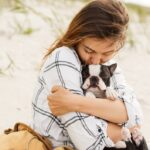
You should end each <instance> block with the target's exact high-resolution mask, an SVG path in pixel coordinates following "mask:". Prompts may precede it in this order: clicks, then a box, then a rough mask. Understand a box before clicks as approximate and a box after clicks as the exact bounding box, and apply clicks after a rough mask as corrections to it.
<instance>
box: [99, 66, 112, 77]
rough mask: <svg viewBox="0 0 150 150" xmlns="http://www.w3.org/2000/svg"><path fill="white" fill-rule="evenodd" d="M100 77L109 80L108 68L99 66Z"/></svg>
mask: <svg viewBox="0 0 150 150" xmlns="http://www.w3.org/2000/svg"><path fill="white" fill-rule="evenodd" d="M100 76H101V77H102V78H109V77H110V71H109V67H108V66H105V65H101V73H100Z"/></svg>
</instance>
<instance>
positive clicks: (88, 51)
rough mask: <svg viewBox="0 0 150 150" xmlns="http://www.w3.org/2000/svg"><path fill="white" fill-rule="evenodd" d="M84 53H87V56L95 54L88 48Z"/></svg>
mask: <svg viewBox="0 0 150 150" xmlns="http://www.w3.org/2000/svg"><path fill="white" fill-rule="evenodd" d="M84 51H85V52H86V53H87V54H93V53H94V52H93V51H91V50H90V49H87V48H84Z"/></svg>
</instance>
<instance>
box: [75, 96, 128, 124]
mask: <svg viewBox="0 0 150 150" xmlns="http://www.w3.org/2000/svg"><path fill="white" fill-rule="evenodd" d="M74 101H75V106H76V107H74V109H75V110H74V111H77V112H82V113H88V114H90V115H93V116H97V117H99V118H102V119H105V120H107V121H109V122H113V123H124V122H126V121H127V120H128V115H127V111H126V108H125V105H124V103H123V101H121V100H115V101H111V100H108V99H100V98H97V99H95V98H89V97H83V96H79V95H74Z"/></svg>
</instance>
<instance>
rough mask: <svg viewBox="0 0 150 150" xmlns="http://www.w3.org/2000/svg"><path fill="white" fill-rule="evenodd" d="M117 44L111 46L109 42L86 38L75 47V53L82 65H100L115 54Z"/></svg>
mask: <svg viewBox="0 0 150 150" xmlns="http://www.w3.org/2000/svg"><path fill="white" fill-rule="evenodd" d="M118 48H119V44H118V43H117V42H116V43H114V44H112V41H110V40H102V39H97V38H86V39H84V40H82V41H81V42H80V43H79V44H78V46H77V49H76V51H77V53H78V55H79V57H80V59H81V61H82V63H84V64H95V65H97V64H102V63H105V62H107V61H108V60H110V59H111V58H113V57H114V55H115V54H116V53H117V51H118Z"/></svg>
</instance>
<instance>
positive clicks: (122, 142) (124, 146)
mask: <svg viewBox="0 0 150 150" xmlns="http://www.w3.org/2000/svg"><path fill="white" fill-rule="evenodd" d="M126 147H127V145H126V143H125V142H124V141H118V142H117V143H116V144H115V148H118V149H119V148H126Z"/></svg>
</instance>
